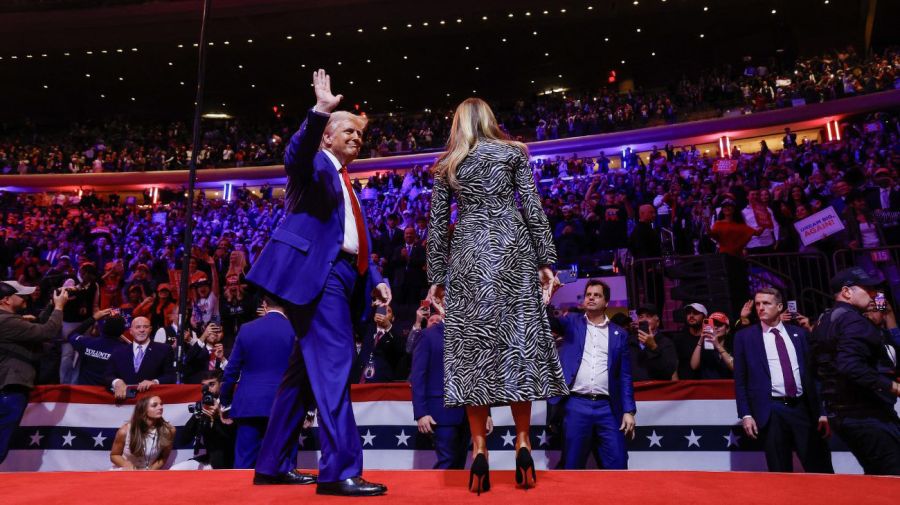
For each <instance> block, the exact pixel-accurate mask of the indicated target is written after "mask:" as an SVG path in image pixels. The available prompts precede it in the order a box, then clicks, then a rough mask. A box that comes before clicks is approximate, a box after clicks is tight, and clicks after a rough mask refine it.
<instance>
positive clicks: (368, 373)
mask: <svg viewBox="0 0 900 505" xmlns="http://www.w3.org/2000/svg"><path fill="white" fill-rule="evenodd" d="M393 323H394V310H393V309H392V308H391V307H390V306H388V305H382V306H380V307H377V308H376V309H375V315H374V316H373V319H372V321H371V322H370V323H369V324H368V325H367V327H366V329H365V330H363V339H362V346H361V348H360V353H359V356H358V357H357V364H356V371H357V372H354V375H353V376H352V377H351V379H352V380H358V381H359V382H360V383H367V384H373V383H379V382H392V381H399V380H405V379H406V377H407V376H408V375H409V359H407V356H406V338H405V337H404V336H403V335H402V334H401V333H400V332H399V331H398V330H397V329H396V328H394V326H393Z"/></svg>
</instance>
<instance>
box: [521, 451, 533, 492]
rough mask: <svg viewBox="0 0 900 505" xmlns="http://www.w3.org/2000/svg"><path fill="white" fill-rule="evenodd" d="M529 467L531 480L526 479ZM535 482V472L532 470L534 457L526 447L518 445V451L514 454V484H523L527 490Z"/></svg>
mask: <svg viewBox="0 0 900 505" xmlns="http://www.w3.org/2000/svg"><path fill="white" fill-rule="evenodd" d="M529 469H531V482H529V480H528V470H529ZM535 483H537V473H535V471H534V459H532V458H531V451H529V450H528V448H527V447H520V448H519V453H518V454H517V455H516V484H517V485H519V486H525V490H526V491H527V490H528V488H529V487H534V485H535Z"/></svg>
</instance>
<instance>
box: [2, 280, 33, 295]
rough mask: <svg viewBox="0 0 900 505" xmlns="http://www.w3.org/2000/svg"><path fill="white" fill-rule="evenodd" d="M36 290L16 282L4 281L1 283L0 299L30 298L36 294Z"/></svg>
mask: <svg viewBox="0 0 900 505" xmlns="http://www.w3.org/2000/svg"><path fill="white" fill-rule="evenodd" d="M34 289H35V288H33V287H27V286H23V285H21V284H19V283H18V282H16V281H2V282H0V298H2V297H7V296H12V295H19V296H28V295H30V294H31V293H34Z"/></svg>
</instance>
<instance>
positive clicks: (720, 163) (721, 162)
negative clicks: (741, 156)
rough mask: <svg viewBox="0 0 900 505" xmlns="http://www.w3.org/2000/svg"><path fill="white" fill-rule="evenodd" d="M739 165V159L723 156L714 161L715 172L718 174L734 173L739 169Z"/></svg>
mask: <svg viewBox="0 0 900 505" xmlns="http://www.w3.org/2000/svg"><path fill="white" fill-rule="evenodd" d="M737 166H738V160H733V159H730V158H722V159H718V160H716V161H715V162H714V163H713V172H715V173H717V174H733V173H734V172H735V171H737Z"/></svg>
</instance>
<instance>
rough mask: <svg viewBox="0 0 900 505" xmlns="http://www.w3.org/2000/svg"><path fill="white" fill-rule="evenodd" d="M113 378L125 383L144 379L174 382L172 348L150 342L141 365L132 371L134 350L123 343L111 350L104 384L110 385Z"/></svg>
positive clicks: (133, 383) (138, 381)
mask: <svg viewBox="0 0 900 505" xmlns="http://www.w3.org/2000/svg"><path fill="white" fill-rule="evenodd" d="M115 379H122V380H123V381H125V384H129V385H136V384H138V383H140V382H141V381H144V380H158V381H159V383H160V384H173V383H174V382H175V353H174V351H172V348H171V347H170V346H168V345H166V344H162V343H159V342H150V345H148V346H147V351H146V352H145V353H144V359H143V360H142V361H141V367H140V368H138V371H137V372H135V371H134V351H133V347H132V346H131V345H124V346H122V347H119V348H118V349H116V350H114V351H113V352H112V355H110V357H109V361H107V365H106V379H105V381H104V382H105V384H104V385H111V384H112V382H113V381H114V380H115Z"/></svg>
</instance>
